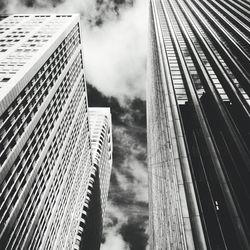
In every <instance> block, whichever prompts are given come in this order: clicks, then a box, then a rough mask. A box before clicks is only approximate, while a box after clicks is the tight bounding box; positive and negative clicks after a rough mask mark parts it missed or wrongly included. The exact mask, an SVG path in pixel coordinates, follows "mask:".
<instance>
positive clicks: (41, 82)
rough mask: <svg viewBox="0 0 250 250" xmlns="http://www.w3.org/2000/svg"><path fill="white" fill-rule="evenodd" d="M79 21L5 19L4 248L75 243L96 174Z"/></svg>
mask: <svg viewBox="0 0 250 250" xmlns="http://www.w3.org/2000/svg"><path fill="white" fill-rule="evenodd" d="M79 21H80V18H79V15H12V16H9V17H6V18H4V19H3V20H1V21H0V246H1V249H25V250H27V249H30V250H31V249H46V250H48V249H60V250H61V249H72V248H73V246H74V244H75V238H76V235H77V232H78V231H77V230H78V224H79V220H80V218H81V214H82V207H83V205H84V202H85V197H86V196H87V193H88V183H89V182H90V181H91V173H92V172H91V171H92V167H91V166H92V158H91V145H90V133H89V124H88V117H87V95H86V84H85V78H84V70H83V60H82V46H81V38H80V27H79Z"/></svg>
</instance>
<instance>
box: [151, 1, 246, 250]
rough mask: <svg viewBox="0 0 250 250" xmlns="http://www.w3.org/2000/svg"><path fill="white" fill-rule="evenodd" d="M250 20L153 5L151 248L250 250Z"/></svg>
mask: <svg viewBox="0 0 250 250" xmlns="http://www.w3.org/2000/svg"><path fill="white" fill-rule="evenodd" d="M249 14H250V2H249V1H247V0H228V1H225V0H217V1H214V0H208V1H205V0H196V1H190V0H151V1H150V54H149V62H148V69H149V73H148V83H147V115H148V120H147V123H148V124H147V126H148V167H149V201H150V204H149V208H150V247H151V248H150V249H157V250H159V249H171V250H172V249H199V250H200V249H250V231H249V228H250V213H249V211H250V199H249V198H250V153H249V150H250V107H249V104H250V100H249V96H250V15H249Z"/></svg>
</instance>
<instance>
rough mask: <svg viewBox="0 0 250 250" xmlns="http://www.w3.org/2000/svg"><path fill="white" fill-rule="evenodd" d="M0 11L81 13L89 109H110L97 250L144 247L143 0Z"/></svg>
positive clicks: (50, 0) (40, 3)
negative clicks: (110, 146) (107, 173)
mask: <svg viewBox="0 0 250 250" xmlns="http://www.w3.org/2000/svg"><path fill="white" fill-rule="evenodd" d="M0 8H1V12H2V13H3V12H4V13H34V12H36V13H49V12H53V13H54V12H57V13H76V12H77V13H80V14H81V22H82V28H83V37H82V40H83V46H84V62H85V66H86V77H87V81H88V83H89V84H90V85H89V86H88V96H89V102H90V103H89V105H90V106H96V105H97V106H111V112H112V117H113V140H114V156H113V157H114V162H113V169H112V176H111V186H110V193H109V200H108V206H107V218H106V221H105V228H104V238H103V244H102V247H101V250H125V249H126V250H144V249H148V246H147V230H148V229H147V228H148V191H147V186H148V179H147V168H146V115H145V79H146V52H147V30H148V25H147V21H148V15H147V14H148V13H147V12H148V11H147V9H148V1H147V0H136V1H135V0H134V1H133V0H97V1H95V0H0Z"/></svg>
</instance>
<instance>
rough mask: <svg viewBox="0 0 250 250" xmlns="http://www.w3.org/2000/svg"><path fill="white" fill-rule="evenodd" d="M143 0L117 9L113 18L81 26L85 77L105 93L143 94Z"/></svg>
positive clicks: (145, 31) (144, 35) (145, 41)
mask: <svg viewBox="0 0 250 250" xmlns="http://www.w3.org/2000/svg"><path fill="white" fill-rule="evenodd" d="M147 20H148V19H147V1H144V0H138V1H136V3H135V5H134V7H133V8H131V9H125V10H123V11H121V15H120V18H119V19H118V20H117V21H115V22H114V21H108V22H106V23H105V24H104V25H103V26H101V27H94V28H91V29H89V28H85V30H84V37H83V42H84V46H85V49H86V50H85V62H86V72H87V79H88V80H89V81H90V82H91V83H92V84H94V86H96V87H97V88H98V89H99V90H101V91H102V92H103V93H105V94H106V95H113V96H118V97H122V96H124V95H127V96H130V97H135V96H138V97H140V98H145V81H146V54H147Z"/></svg>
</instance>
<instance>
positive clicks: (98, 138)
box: [79, 107, 113, 250]
mask: <svg viewBox="0 0 250 250" xmlns="http://www.w3.org/2000/svg"><path fill="white" fill-rule="evenodd" d="M88 114H89V124H90V134H91V136H90V137H91V148H92V164H93V165H92V175H91V184H90V185H89V189H88V197H89V199H88V200H87V203H85V206H84V208H83V211H82V218H83V220H82V223H81V226H80V230H82V231H83V232H85V233H83V236H82V237H81V242H80V244H79V249H81V250H90V249H91V250H99V249H100V242H101V237H102V226H103V220H104V216H105V209H106V204H107V198H108V190H109V183H110V175H111V169H112V160H113V159H112V151H113V143H112V125H111V113H110V108H92V107H91V108H88Z"/></svg>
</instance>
